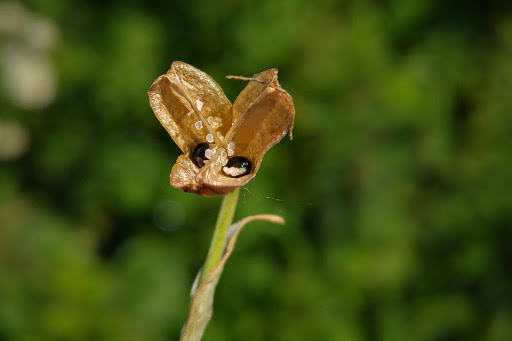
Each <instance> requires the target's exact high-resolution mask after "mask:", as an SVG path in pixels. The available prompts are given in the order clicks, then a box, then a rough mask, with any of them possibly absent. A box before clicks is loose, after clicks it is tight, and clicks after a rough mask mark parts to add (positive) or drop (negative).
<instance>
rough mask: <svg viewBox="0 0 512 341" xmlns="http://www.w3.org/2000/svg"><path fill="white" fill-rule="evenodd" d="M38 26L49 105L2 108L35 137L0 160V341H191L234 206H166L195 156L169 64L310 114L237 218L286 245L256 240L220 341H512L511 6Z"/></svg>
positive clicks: (268, 164)
mask: <svg viewBox="0 0 512 341" xmlns="http://www.w3.org/2000/svg"><path fill="white" fill-rule="evenodd" d="M25 6H26V11H27V12H29V13H31V15H32V16H33V18H40V17H42V18H45V20H49V21H51V22H52V23H53V25H55V27H56V29H57V33H58V34H57V36H58V39H57V42H56V43H55V45H54V47H53V48H52V49H51V50H49V51H48V58H49V60H50V62H51V65H53V70H54V74H53V75H54V77H55V78H56V81H57V87H56V93H55V97H54V98H53V99H52V100H51V101H50V102H49V103H48V104H47V105H44V106H43V105H41V106H39V107H33V108H29V109H27V108H24V107H23V104H21V105H20V104H16V102H15V101H14V100H13V99H12V98H11V97H10V95H9V93H11V92H12V91H10V90H12V88H13V87H14V83H12V82H11V83H10V82H8V81H5V82H4V88H3V91H2V93H1V94H0V105H1V112H0V115H1V117H0V122H3V123H1V124H5V122H16V123H17V124H19V125H21V127H22V128H23V129H24V131H25V132H26V134H27V136H28V138H29V139H30V144H29V146H28V149H27V150H26V151H25V152H24V153H21V152H20V155H19V156H17V157H11V158H4V159H3V160H2V161H0V162H1V163H0V227H1V228H0V340H85V339H88V340H107V339H109V340H113V339H117V340H121V339H122V340H162V339H168V340H175V339H177V338H178V336H179V332H180V328H181V325H182V324H183V322H184V320H185V318H186V313H187V306H188V300H189V298H188V292H189V288H190V286H191V284H192V281H193V279H194V277H195V274H196V271H197V270H198V268H199V267H200V266H201V264H202V261H203V259H204V256H205V255H206V251H207V247H208V243H209V239H210V237H211V233H212V227H213V224H214V221H215V218H216V214H217V210H218V207H219V205H220V198H202V197H199V196H195V195H192V194H186V193H182V192H180V191H178V190H175V189H173V188H171V187H170V186H169V184H168V174H169V173H170V170H171V167H172V165H173V163H174V160H175V159H176V158H177V157H178V155H179V154H180V151H179V149H178V148H177V147H176V146H175V145H174V143H173V142H172V140H171V139H170V137H169V136H168V135H167V133H166V132H165V130H164V129H163V128H162V127H161V126H160V124H159V123H158V121H157V120H156V118H155V117H154V115H153V113H152V111H151V109H150V107H149V104H148V98H147V90H148V88H149V86H150V85H151V83H152V81H153V80H154V79H155V78H156V77H157V76H158V75H160V74H162V73H165V72H166V71H167V69H168V68H169V67H170V65H171V62H172V61H174V60H182V61H185V62H187V63H190V64H192V65H194V66H196V67H198V68H200V69H202V70H203V71H205V72H207V73H208V74H210V75H212V77H213V78H214V79H216V80H217V82H218V83H219V84H220V85H221V86H222V87H223V88H224V90H225V92H226V94H227V95H228V97H229V98H231V99H232V100H234V98H235V97H236V95H237V93H238V92H239V91H240V90H241V89H242V88H243V87H244V86H245V84H244V83H243V82H240V81H234V80H227V79H225V78H224V76H225V75H228V74H233V75H246V76H249V75H252V74H254V73H257V72H260V71H262V70H265V69H267V68H270V67H277V68H278V69H279V71H280V81H281V84H282V86H283V87H284V88H285V89H286V90H288V92H289V93H290V94H291V95H292V96H293V98H294V101H295V105H296V121H295V130H294V137H295V138H294V140H293V141H291V142H290V141H289V140H287V139H285V140H283V142H281V143H280V144H278V145H277V146H276V147H274V148H273V149H272V150H271V151H270V152H269V153H268V154H267V156H266V157H265V159H264V161H263V164H262V168H261V169H260V171H259V174H258V176H257V177H256V179H255V181H254V182H252V183H251V184H249V185H248V186H247V188H246V189H244V190H243V191H242V193H243V194H242V197H241V199H240V205H239V209H238V211H237V214H236V217H238V218H241V217H243V216H246V215H249V214H255V213H275V214H280V215H282V216H283V217H284V218H285V219H286V220H287V225H286V226H285V227H276V226H273V225H269V224H264V223H255V224H253V225H252V226H250V227H249V228H248V229H247V230H245V231H244V232H243V233H242V235H241V238H240V240H239V243H238V245H237V249H236V250H235V253H234V255H233V257H232V259H230V261H229V262H228V264H227V267H226V269H225V273H224V275H223V278H222V279H221V281H220V283H219V287H218V292H217V296H216V301H215V312H214V317H213V320H212V323H211V325H210V326H209V328H208V330H207V333H206V336H205V338H206V339H209V340H224V339H229V340H240V339H244V340H313V339H314V340H353V339H359V340H511V339H512V290H511V288H512V275H511V267H510V264H511V263H510V261H511V260H512V247H511V245H512V244H511V243H512V230H511V225H512V224H511V223H512V195H511V189H512V158H511V156H512V100H511V95H510V94H511V93H512V12H511V11H510V6H509V5H503V4H502V2H498V1H487V2H483V1H481V2H465V1H450V2H445V1H432V0H397V1H376V0H375V1H369V0H358V1H334V0H325V1H309V0H293V1H292V0H283V1H275V0H261V1H257V2H256V1H254V2H252V1H233V0H231V1H230V0H221V1H215V2H208V3H207V2H201V1H183V2H174V1H166V2H159V1H156V2H155V1H134V0H133V1H120V0H118V1H110V2H105V1H99V0H97V1H87V2H76V1H69V0H53V1H45V0H29V1H27V2H26V4H25ZM34 20H35V19H34ZM36 37H37V36H36ZM29 38H30V37H29ZM0 39H1V40H0V48H1V49H2V51H6V49H7V46H8V45H9V44H11V45H12V44H15V45H16V46H19V45H23V44H28V42H27V39H28V38H27V37H24V36H19V35H16V34H12V33H9V34H7V33H5V32H4V33H2V35H1V36H0ZM2 53H3V52H2ZM3 65H6V64H5V63H4V64H3ZM2 70H3V71H2V73H3V74H6V73H7V71H6V69H5V67H4V69H2ZM28 79H30V77H29V78H28ZM0 140H1V139H0ZM2 143H6V141H5V139H4V140H3V142H2Z"/></svg>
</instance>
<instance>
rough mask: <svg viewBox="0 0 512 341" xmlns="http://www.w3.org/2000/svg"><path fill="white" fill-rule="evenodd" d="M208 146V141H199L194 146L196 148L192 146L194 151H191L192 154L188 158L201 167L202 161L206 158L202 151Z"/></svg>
mask: <svg viewBox="0 0 512 341" xmlns="http://www.w3.org/2000/svg"><path fill="white" fill-rule="evenodd" d="M208 148H210V145H209V144H208V143H200V144H198V145H197V146H196V148H194V151H193V152H192V155H191V156H190V158H191V159H192V162H194V164H195V165H196V166H197V167H199V168H201V167H203V166H204V162H205V161H206V160H208V159H207V158H206V156H205V155H204V153H205V152H206V150H207V149H208Z"/></svg>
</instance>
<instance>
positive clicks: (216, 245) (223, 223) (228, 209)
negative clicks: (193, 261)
mask: <svg viewBox="0 0 512 341" xmlns="http://www.w3.org/2000/svg"><path fill="white" fill-rule="evenodd" d="M239 194H240V188H237V189H235V190H234V191H233V192H231V193H229V194H226V195H225V196H224V198H223V199H222V205H221V206H220V210H219V215H218V217H217V224H216V225H215V231H213V237H212V242H211V244H210V249H209V250H208V254H207V255H206V260H205V261H204V265H203V270H202V272H201V280H200V281H199V283H202V282H203V281H204V279H205V278H206V277H207V276H208V274H209V273H210V272H211V271H212V270H213V269H214V268H215V266H216V265H217V264H218V263H219V261H220V259H221V258H222V255H223V253H224V247H225V246H226V240H227V236H228V231H229V226H230V225H231V222H232V221H233V216H234V215H235V210H236V204H237V203H238V196H239Z"/></svg>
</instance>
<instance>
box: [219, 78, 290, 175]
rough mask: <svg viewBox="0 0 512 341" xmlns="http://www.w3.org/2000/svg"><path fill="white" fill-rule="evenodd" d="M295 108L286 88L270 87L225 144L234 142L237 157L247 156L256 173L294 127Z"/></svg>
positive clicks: (239, 121) (260, 96) (245, 114)
mask: <svg viewBox="0 0 512 341" xmlns="http://www.w3.org/2000/svg"><path fill="white" fill-rule="evenodd" d="M294 116H295V108H294V106H293V101H292V98H291V96H290V95H289V94H288V93H287V92H286V91H284V90H283V89H275V88H271V87H267V88H266V89H265V91H263V92H262V93H261V94H260V95H259V96H258V98H257V99H256V100H255V102H254V103H253V104H252V105H251V106H250V107H249V110H248V111H247V112H245V113H244V114H243V115H242V116H240V117H239V118H238V120H237V122H236V123H235V125H234V126H233V128H232V130H230V131H229V133H228V136H227V137H226V141H227V142H226V143H227V144H229V143H230V142H233V143H234V155H239V156H244V157H246V158H247V159H249V160H250V161H251V162H252V166H253V169H254V170H253V172H257V171H258V169H259V167H260V163H261V160H262V159H263V156H264V155H265V153H266V152H267V151H268V150H269V149H270V148H272V147H273V146H274V145H275V144H276V143H278V142H279V141H281V139H282V138H283V137H284V136H285V135H286V133H287V132H288V131H289V130H290V129H291V128H292V125H293V119H294Z"/></svg>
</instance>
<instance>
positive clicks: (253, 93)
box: [149, 62, 295, 196]
mask: <svg viewBox="0 0 512 341" xmlns="http://www.w3.org/2000/svg"><path fill="white" fill-rule="evenodd" d="M234 78H236V77H234ZM240 78H242V77H240ZM248 80H249V81H250V82H249V84H248V85H247V86H246V87H245V89H244V90H243V91H242V92H241V93H240V94H239V95H238V97H237V99H236V101H235V103H234V104H233V105H231V103H230V101H229V100H228V99H227V98H226V96H225V95H224V92H223V91H222V89H221V88H220V87H219V85H218V84H217V83H215V81H214V80H213V79H212V78H211V77H210V76H208V75H207V74H206V73H204V72H202V71H201V70H199V69H196V68H195V67H193V66H191V65H188V64H185V63H183V62H174V63H172V66H171V69H170V70H169V71H168V72H167V73H166V74H165V75H162V76H160V77H158V78H157V79H156V80H155V82H154V83H153V85H151V88H150V89H149V101H150V104H151V108H152V109H153V111H154V112H155V115H156V117H157V118H158V120H159V121H160V123H161V124H162V125H163V126H164V128H165V129H166V130H167V132H168V133H169V135H171V137H172V139H173V140H174V142H176V144H177V145H178V147H180V149H181V150H182V151H183V155H181V156H180V157H179V158H178V160H177V161H176V163H175V164H174V166H173V168H172V172H171V175H170V180H171V186H173V187H175V188H178V189H181V190H183V191H185V192H192V193H196V194H199V195H203V196H214V195H219V194H226V193H229V192H232V191H233V190H235V189H236V188H238V187H240V186H243V185H245V184H247V183H248V182H249V181H251V180H252V179H253V178H254V176H255V175H256V172H257V171H258V169H259V167H260V164H261V160H262V159H263V156H264V155H265V153H266V152H267V151H268V150H269V149H270V148H272V146H274V145H275V144H276V143H278V142H279V141H280V140H281V139H282V138H283V137H284V135H286V133H287V132H288V131H290V137H291V129H292V126H293V120H294V117H295V108H294V106H293V101H292V98H291V96H290V95H289V94H288V93H287V92H286V91H285V90H283V89H282V88H281V87H280V85H279V83H278V81H277V69H269V70H267V71H263V72H261V73H258V74H256V75H254V77H253V78H248Z"/></svg>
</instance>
